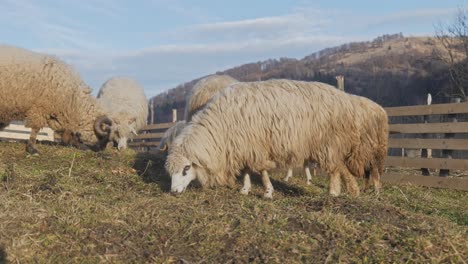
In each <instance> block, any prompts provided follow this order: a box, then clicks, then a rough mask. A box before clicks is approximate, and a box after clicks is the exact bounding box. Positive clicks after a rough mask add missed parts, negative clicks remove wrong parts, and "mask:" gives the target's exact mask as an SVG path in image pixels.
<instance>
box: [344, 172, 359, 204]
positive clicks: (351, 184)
mask: <svg viewBox="0 0 468 264" xmlns="http://www.w3.org/2000/svg"><path fill="white" fill-rule="evenodd" d="M341 176H342V177H343V180H344V182H345V184H346V190H347V191H348V193H349V194H350V195H351V196H353V197H357V196H359V186H358V184H357V181H356V177H354V175H353V174H351V172H350V171H349V170H348V169H347V168H344V169H343V170H342V173H341Z"/></svg>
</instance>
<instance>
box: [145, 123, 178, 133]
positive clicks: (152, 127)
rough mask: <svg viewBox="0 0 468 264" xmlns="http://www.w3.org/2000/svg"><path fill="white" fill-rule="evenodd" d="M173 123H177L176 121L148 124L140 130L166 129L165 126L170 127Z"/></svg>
mask: <svg viewBox="0 0 468 264" xmlns="http://www.w3.org/2000/svg"><path fill="white" fill-rule="evenodd" d="M173 125H175V123H160V124H151V125H146V126H145V127H143V128H142V129H140V130H141V131H145V130H153V129H164V128H170V127H172V126H173Z"/></svg>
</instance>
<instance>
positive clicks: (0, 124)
mask: <svg viewBox="0 0 468 264" xmlns="http://www.w3.org/2000/svg"><path fill="white" fill-rule="evenodd" d="M8 125H9V124H8V123H5V122H0V130H3V129H4V128H5V127H7V126H8Z"/></svg>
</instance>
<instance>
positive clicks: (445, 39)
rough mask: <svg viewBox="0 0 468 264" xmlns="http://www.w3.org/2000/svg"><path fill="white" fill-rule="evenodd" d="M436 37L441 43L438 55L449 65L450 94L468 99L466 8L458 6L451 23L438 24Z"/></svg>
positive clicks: (467, 27)
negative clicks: (451, 89)
mask: <svg viewBox="0 0 468 264" xmlns="http://www.w3.org/2000/svg"><path fill="white" fill-rule="evenodd" d="M436 37H437V39H438V40H439V41H440V44H441V45H442V48H441V50H439V52H438V53H437V54H438V57H439V59H441V60H442V61H444V62H445V63H447V64H448V65H449V77H450V81H451V84H452V87H453V92H452V96H455V97H460V98H462V100H464V101H468V9H467V8H462V7H461V8H459V9H458V12H457V14H456V17H455V19H454V20H453V22H451V24H447V25H443V24H439V25H438V26H437V27H436Z"/></svg>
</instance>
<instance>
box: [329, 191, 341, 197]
mask: <svg viewBox="0 0 468 264" xmlns="http://www.w3.org/2000/svg"><path fill="white" fill-rule="evenodd" d="M339 195H340V193H339V192H335V191H330V196H333V197H338V196H339Z"/></svg>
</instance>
